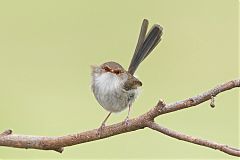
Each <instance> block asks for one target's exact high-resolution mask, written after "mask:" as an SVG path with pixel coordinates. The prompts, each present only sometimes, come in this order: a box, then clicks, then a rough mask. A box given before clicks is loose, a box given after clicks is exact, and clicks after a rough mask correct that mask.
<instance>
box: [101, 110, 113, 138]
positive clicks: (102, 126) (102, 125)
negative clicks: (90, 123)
mask: <svg viewBox="0 0 240 160" xmlns="http://www.w3.org/2000/svg"><path fill="white" fill-rule="evenodd" d="M111 114H112V112H109V114H108V115H107V117H106V118H105V119H104V121H103V122H102V124H101V126H100V127H99V128H98V135H100V132H101V131H102V129H103V128H104V127H105V123H106V121H107V119H108V118H109V117H110V115H111Z"/></svg>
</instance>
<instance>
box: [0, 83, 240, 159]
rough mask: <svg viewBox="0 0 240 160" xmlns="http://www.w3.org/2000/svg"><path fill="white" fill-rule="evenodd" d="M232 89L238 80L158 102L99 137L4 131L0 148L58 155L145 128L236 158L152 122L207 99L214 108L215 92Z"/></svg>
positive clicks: (226, 150)
mask: <svg viewBox="0 0 240 160" xmlns="http://www.w3.org/2000/svg"><path fill="white" fill-rule="evenodd" d="M236 87H240V79H236V80H232V81H229V82H226V83H224V84H221V85H218V86H216V87H215V88H213V89H211V90H209V91H206V92H204V93H202V94H199V95H197V96H194V97H191V98H188V99H186V100H182V101H177V102H175V103H171V104H166V103H165V102H164V101H163V100H160V101H159V102H158V103H157V105H156V106H155V107H153V108H152V109H151V110H149V111H148V112H146V113H144V114H142V115H140V116H138V117H136V118H133V119H130V120H129V124H128V125H126V124H125V123H116V124H113V125H109V126H105V127H104V128H103V129H102V131H101V135H100V136H99V135H98V134H97V133H98V129H93V130H89V131H85V132H81V133H76V134H69V135H65V136H31V135H20V134H13V133H12V130H6V131H4V132H2V133H0V146H5V147H14V148H25V149H39V150H54V151H56V152H59V153H62V152H63V150H64V147H67V146H73V145H77V144H81V143H86V142H91V141H95V140H99V139H104V138H108V137H111V136H114V135H118V134H123V133H127V132H132V131H136V130H139V129H143V128H149V129H152V130H155V131H157V132H160V133H162V134H164V135H167V136H170V137H172V138H176V139H178V140H182V141H186V142H190V143H193V144H197V145H201V146H205V147H208V148H212V149H215V150H219V151H222V152H224V153H226V154H229V155H232V156H237V157H240V150H239V149H237V148H234V147H230V146H227V145H225V144H219V143H216V142H212V141H208V140H204V139H200V138H197V137H193V136H189V135H186V134H183V133H180V132H177V131H174V130H171V129H168V128H165V127H163V126H160V125H159V124H157V123H155V122H154V119H155V118H156V117H158V116H160V115H162V114H166V113H169V112H174V111H177V110H181V109H186V108H190V107H193V106H197V105H199V104H201V103H203V102H205V101H208V100H210V106H212V107H214V106H215V104H214V103H215V102H214V101H215V97H216V96H217V95H218V94H219V93H222V92H225V91H227V90H230V89H233V88H236Z"/></svg>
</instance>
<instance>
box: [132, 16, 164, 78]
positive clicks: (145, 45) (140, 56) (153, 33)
mask: <svg viewBox="0 0 240 160" xmlns="http://www.w3.org/2000/svg"><path fill="white" fill-rule="evenodd" d="M147 26H148V21H147V20H146V19H144V20H143V23H142V27H141V31H140V35H139V38H138V43H137V47H136V49H135V52H134V55H133V57H132V60H131V63H130V66H129V68H128V72H129V73H130V74H132V75H133V74H134V73H135V71H136V70H137V67H138V66H139V64H140V63H141V62H142V61H143V60H144V59H145V58H146V57H147V56H148V55H149V54H150V53H151V51H152V50H153V49H154V48H155V47H156V46H157V44H158V43H159V42H160V40H161V36H162V30H163V29H162V27H161V26H160V25H157V24H155V25H154V26H153V27H152V28H151V29H150V31H149V32H148V34H147V36H146V31H147Z"/></svg>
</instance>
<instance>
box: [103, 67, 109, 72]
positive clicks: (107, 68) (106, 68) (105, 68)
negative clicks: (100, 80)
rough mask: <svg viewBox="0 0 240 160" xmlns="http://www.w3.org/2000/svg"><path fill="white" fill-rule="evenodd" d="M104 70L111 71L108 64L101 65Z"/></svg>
mask: <svg viewBox="0 0 240 160" xmlns="http://www.w3.org/2000/svg"><path fill="white" fill-rule="evenodd" d="M103 69H104V70H105V71H106V72H111V69H110V68H109V67H108V66H105V67H103Z"/></svg>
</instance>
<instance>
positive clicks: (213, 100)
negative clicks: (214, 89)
mask: <svg viewBox="0 0 240 160" xmlns="http://www.w3.org/2000/svg"><path fill="white" fill-rule="evenodd" d="M214 102H215V99H214V96H213V95H211V103H210V106H211V107H212V108H214V107H215V104H214Z"/></svg>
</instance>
